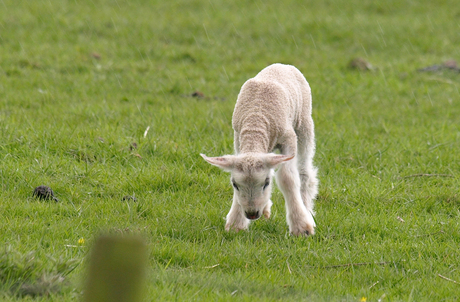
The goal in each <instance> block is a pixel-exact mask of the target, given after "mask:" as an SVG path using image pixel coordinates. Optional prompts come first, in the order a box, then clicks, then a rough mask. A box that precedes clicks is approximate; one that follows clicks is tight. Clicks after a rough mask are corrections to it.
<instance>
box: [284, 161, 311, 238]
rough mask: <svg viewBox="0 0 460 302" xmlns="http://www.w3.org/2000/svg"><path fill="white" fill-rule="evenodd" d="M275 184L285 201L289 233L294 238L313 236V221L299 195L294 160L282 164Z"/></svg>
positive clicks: (298, 179)
mask: <svg viewBox="0 0 460 302" xmlns="http://www.w3.org/2000/svg"><path fill="white" fill-rule="evenodd" d="M276 182H277V184H278V186H279V188H280V190H281V192H282V193H283V195H284V199H285V201H286V219H287V223H288V225H289V231H290V232H291V234H293V235H295V236H299V235H313V234H314V232H315V220H314V219H313V216H312V213H311V212H310V211H308V210H307V208H306V207H305V205H304V203H303V201H302V196H301V194H300V177H299V171H298V169H297V164H296V162H295V159H293V160H291V161H288V162H286V163H284V164H283V165H282V166H281V167H280V168H279V170H278V172H277V173H276Z"/></svg>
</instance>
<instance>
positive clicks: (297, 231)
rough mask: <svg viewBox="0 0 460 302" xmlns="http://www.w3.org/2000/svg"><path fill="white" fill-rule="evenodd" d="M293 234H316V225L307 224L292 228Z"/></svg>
mask: <svg viewBox="0 0 460 302" xmlns="http://www.w3.org/2000/svg"><path fill="white" fill-rule="evenodd" d="M291 234H292V235H294V236H305V237H308V236H312V235H314V234H315V227H314V226H313V225H309V224H307V225H305V226H304V227H302V228H295V229H293V230H291Z"/></svg>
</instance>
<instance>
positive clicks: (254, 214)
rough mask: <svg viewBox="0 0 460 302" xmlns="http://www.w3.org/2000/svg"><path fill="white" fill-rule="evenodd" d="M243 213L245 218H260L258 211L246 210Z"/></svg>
mask: <svg viewBox="0 0 460 302" xmlns="http://www.w3.org/2000/svg"><path fill="white" fill-rule="evenodd" d="M244 214H245V215H246V218H247V219H251V220H257V219H259V218H260V214H259V211H247V212H244Z"/></svg>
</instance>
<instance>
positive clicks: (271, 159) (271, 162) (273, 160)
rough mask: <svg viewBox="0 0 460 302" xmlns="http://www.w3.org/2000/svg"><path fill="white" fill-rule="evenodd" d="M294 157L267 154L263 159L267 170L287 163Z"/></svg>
mask: <svg viewBox="0 0 460 302" xmlns="http://www.w3.org/2000/svg"><path fill="white" fill-rule="evenodd" d="M294 156H295V155H283V154H268V156H267V158H266V159H265V163H266V164H267V166H268V167H269V168H274V167H276V166H277V165H279V164H281V163H282V162H285V161H289V160H291V159H293V158H294Z"/></svg>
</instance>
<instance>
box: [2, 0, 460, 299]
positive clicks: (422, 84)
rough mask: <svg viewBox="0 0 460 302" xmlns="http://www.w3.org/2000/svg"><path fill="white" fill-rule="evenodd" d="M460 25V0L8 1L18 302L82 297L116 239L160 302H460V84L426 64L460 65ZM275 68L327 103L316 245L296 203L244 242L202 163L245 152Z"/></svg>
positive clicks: (223, 193) (5, 230)
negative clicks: (284, 67)
mask: <svg viewBox="0 0 460 302" xmlns="http://www.w3.org/2000/svg"><path fill="white" fill-rule="evenodd" d="M459 30H460V6H458V4H457V1H453V0H452V1H384V2H381V1H380V2H375V1H282V2H280V1H198V0H196V1H145V0H134V1H126V0H117V1H108V0H98V1H96V0H94V1H78V0H77V1H55V0H51V1H25V0H24V1H17V0H0V57H1V62H0V135H1V139H2V142H1V143H0V160H1V164H0V298H1V299H2V300H5V301H23V300H24V301H27V300H31V299H34V301H74V300H77V299H79V298H80V297H81V292H82V279H83V276H84V272H85V269H86V265H85V263H86V256H87V255H88V252H89V250H90V247H91V243H92V242H93V240H94V238H95V237H96V236H98V234H100V233H101V232H110V233H115V234H141V235H142V236H143V237H144V238H145V241H146V242H147V244H148V247H149V251H150V254H149V255H150V256H149V261H150V267H149V279H148V284H149V285H148V289H147V292H148V295H147V296H146V297H147V298H146V300H147V301H161V300H163V301H171V300H179V301H180V300H214V301H227V300H230V299H232V298H233V299H237V300H242V301H275V300H285V301H359V300H360V299H362V297H365V298H366V299H367V301H377V300H378V299H381V301H456V300H458V299H459V298H460V296H459V292H460V291H459V285H458V284H455V283H454V282H450V281H448V280H445V279H442V278H440V277H439V276H438V275H439V274H440V275H442V276H444V277H447V278H450V279H452V280H455V281H457V282H460V271H459V269H458V268H459V265H460V260H459V259H460V251H459V248H458V247H459V245H460V226H459V221H460V210H459V208H460V192H459V173H458V171H459V168H460V162H459V160H458V149H459V146H460V128H459V122H460V103H459V99H460V93H459V86H460V84H459V81H460V74H459V73H458V72H454V71H449V70H445V71H441V72H434V73H422V72H417V69H420V68H423V67H426V66H430V65H434V64H440V63H442V62H444V61H446V60H448V59H456V60H459V61H460V50H459V47H458V45H460V34H459V33H460V31H459ZM356 57H362V58H364V59H365V60H367V61H369V62H370V63H372V64H373V65H374V66H376V69H375V70H374V71H369V72H360V71H357V70H351V69H349V68H347V64H348V62H349V61H350V60H351V59H353V58H356ZM275 62H282V63H288V64H293V65H295V66H297V67H298V68H299V69H300V70H301V71H302V72H303V73H304V75H305V77H306V78H307V80H308V81H309V83H310V85H311V87H312V91H313V118H314V120H315V127H316V129H315V130H316V142H317V152H316V156H315V163H316V165H317V166H318V168H319V178H320V182H321V183H320V193H319V196H318V200H317V203H316V211H317V215H316V221H317V225H318V228H317V231H316V235H315V236H313V237H311V238H307V239H304V238H293V237H290V236H289V235H288V228H287V225H286V222H285V210H284V201H283V197H282V195H281V193H280V192H279V191H278V190H277V189H276V190H275V192H274V194H273V200H274V203H275V204H274V206H273V210H272V213H273V215H272V218H271V219H270V220H268V221H267V220H260V221H256V222H255V223H253V224H252V225H251V227H250V231H249V232H241V233H237V234H235V233H226V232H225V230H224V223H225V222H224V217H225V215H226V213H227V211H228V210H229V208H230V203H231V198H232V189H231V186H230V185H229V180H228V175H227V174H226V173H224V172H222V171H220V170H219V169H217V168H214V167H212V166H210V165H209V164H207V163H206V162H205V161H203V160H202V158H201V157H200V156H199V153H205V154H207V155H210V156H217V155H222V154H229V153H232V151H233V150H232V142H233V138H232V129H231V115H232V110H233V107H234V103H235V100H236V96H237V94H238V91H239V89H240V87H241V85H242V84H243V83H244V81H246V80H247V79H248V78H250V77H253V76H254V75H255V74H256V73H257V72H258V71H260V70H261V69H262V68H264V67H265V66H267V65H269V64H271V63H275ZM194 91H201V92H203V93H204V95H205V98H201V99H200V98H193V97H190V95H191V94H192V93H193V92H194ZM148 127H150V128H149V130H148V131H146V129H147V128H148ZM134 142H135V143H136V144H137V149H136V148H132V147H131V146H132V143H134ZM421 173H423V174H447V175H449V176H451V177H442V176H435V177H426V176H421V177H406V176H410V175H414V174H421ZM42 184H45V185H49V186H50V187H52V188H53V190H54V192H55V193H56V196H57V197H58V198H59V200H60V201H59V202H58V203H55V202H50V201H39V200H36V199H34V198H33V197H32V192H33V189H34V187H36V186H39V185H42ZM125 195H135V197H136V198H137V200H138V201H137V202H134V201H122V197H123V196H125ZM398 217H399V218H401V219H402V220H403V221H404V222H402V221H401V220H400V219H398ZM81 238H83V240H80V239H81ZM350 264H362V265H356V266H354V265H350ZM32 296H34V298H32Z"/></svg>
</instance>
